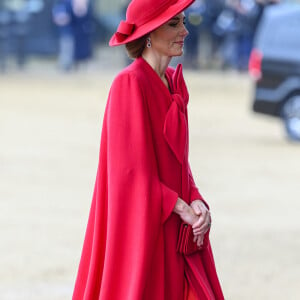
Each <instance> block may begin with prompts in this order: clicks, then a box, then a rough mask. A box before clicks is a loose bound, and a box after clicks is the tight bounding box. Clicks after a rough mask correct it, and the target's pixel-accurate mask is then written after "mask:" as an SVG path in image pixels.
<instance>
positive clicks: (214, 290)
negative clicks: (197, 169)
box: [73, 58, 224, 300]
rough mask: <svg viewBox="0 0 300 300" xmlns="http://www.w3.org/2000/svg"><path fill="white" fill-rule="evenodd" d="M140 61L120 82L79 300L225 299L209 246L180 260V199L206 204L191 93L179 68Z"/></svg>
mask: <svg viewBox="0 0 300 300" xmlns="http://www.w3.org/2000/svg"><path fill="white" fill-rule="evenodd" d="M166 76H167V79H168V81H169V84H170V87H171V93H170V91H169V90H168V89H167V87H166V86H165V85H164V84H163V82H162V81H161V79H160V78H159V76H158V75H157V74H156V73H155V72H154V70H153V69H152V68H151V67H150V66H149V65H148V64H147V63H146V62H145V61H144V60H143V59H142V58H139V59H136V60H135V62H133V63H132V64H131V65H130V66H129V67H127V68H126V69H124V70H123V71H122V72H121V73H120V74H119V75H118V76H117V77H116V79H115V80H114V82H113V84H112V87H111V90H110V93H109V97H108V101H107V107H106V111H105V116H104V120H103V128H102V136H101V145H100V156H99V167H98V172H97V178H96V183H95V190H94V195H93V201H92V206H91V210H90V216H89V221H88V225H87V230H86V236H85V241H84V246H83V251H82V257H81V261H80V266H79V270H78V275H77V280H76V284H75V289H74V294H73V300H83V299H85V300H94V299H95V300H96V299H97V300H121V299H122V300H183V299H184V297H185V296H184V286H185V278H187V280H188V282H189V285H191V286H192V287H193V289H194V291H195V292H196V294H197V295H198V298H199V300H200V299H201V300H202V299H207V300H208V299H209V300H212V299H224V297H223V295H222V291H221V287H220V284H219V281H218V277H217V273H216V270H215V266H214V260H213V256H212V251H211V248H210V245H209V246H208V248H207V249H205V250H203V251H201V252H198V253H196V254H194V255H191V256H187V257H185V256H183V255H181V254H179V253H177V252H176V243H177V238H178V232H179V226H180V224H181V220H180V218H179V216H178V215H177V214H175V213H173V212H172V211H173V208H174V206H175V203H176V201H177V198H178V197H181V198H182V199H184V200H185V201H186V202H187V203H190V202H191V201H193V200H195V199H202V197H201V195H200V194H199V192H198V189H197V188H196V186H195V183H194V181H193V178H192V174H191V172H190V168H189V164H188V124H187V113H186V107H187V102H188V93H187V89H186V86H185V83H184V80H183V77H182V72H181V66H179V67H178V68H177V69H176V71H174V70H173V69H171V68H168V70H167V73H166Z"/></svg>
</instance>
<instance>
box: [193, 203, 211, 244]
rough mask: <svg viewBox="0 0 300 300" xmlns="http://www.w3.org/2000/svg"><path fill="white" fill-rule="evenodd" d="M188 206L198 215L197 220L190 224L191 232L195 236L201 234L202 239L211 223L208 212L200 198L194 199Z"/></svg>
mask: <svg viewBox="0 0 300 300" xmlns="http://www.w3.org/2000/svg"><path fill="white" fill-rule="evenodd" d="M190 206H191V208H192V209H193V210H194V213H195V214H196V215H197V216H198V220H197V221H196V222H195V223H194V224H193V225H192V227H193V233H194V235H195V236H199V235H200V236H202V241H203V236H204V234H205V233H206V232H207V231H208V230H209V228H210V225H211V216H210V212H209V210H208V209H207V207H206V206H205V204H204V203H203V202H202V201H201V200H194V201H193V202H192V203H191V205H190Z"/></svg>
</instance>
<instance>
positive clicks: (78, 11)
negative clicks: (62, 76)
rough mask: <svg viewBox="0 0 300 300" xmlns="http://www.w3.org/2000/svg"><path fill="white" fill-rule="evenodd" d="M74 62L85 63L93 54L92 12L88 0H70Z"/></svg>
mask: <svg viewBox="0 0 300 300" xmlns="http://www.w3.org/2000/svg"><path fill="white" fill-rule="evenodd" d="M72 27H73V35H74V62H75V65H76V66H79V64H81V63H86V62H87V61H89V60H90V59H91V58H92V55H93V40H92V34H93V14H92V6H91V3H90V1H89V0H72Z"/></svg>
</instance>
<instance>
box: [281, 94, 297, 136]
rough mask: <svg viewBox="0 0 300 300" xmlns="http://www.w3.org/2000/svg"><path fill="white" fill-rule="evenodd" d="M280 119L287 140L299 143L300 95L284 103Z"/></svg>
mask: <svg viewBox="0 0 300 300" xmlns="http://www.w3.org/2000/svg"><path fill="white" fill-rule="evenodd" d="M282 117H283V120H284V124H285V129H286V131H287V134H288V136H289V138H291V139H292V140H296V141H300V95H296V96H293V97H291V98H289V99H288V100H287V101H286V103H285V104H284V105H283V107H282Z"/></svg>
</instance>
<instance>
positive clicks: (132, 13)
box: [109, 0, 195, 46]
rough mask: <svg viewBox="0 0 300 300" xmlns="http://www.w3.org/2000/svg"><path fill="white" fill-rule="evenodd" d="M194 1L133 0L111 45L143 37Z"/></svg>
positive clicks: (110, 42)
mask: <svg viewBox="0 0 300 300" xmlns="http://www.w3.org/2000/svg"><path fill="white" fill-rule="evenodd" d="M194 1H195V0H132V1H131V2H130V3H129V5H128V8H127V11H126V21H121V22H120V24H119V27H118V29H117V31H116V32H115V34H114V35H113V36H112V37H111V39H110V41H109V45H110V46H119V45H123V44H126V43H128V42H131V41H134V40H136V39H138V38H140V37H142V36H143V35H145V34H147V33H149V32H151V31H153V30H154V29H156V28H158V27H159V26H161V25H163V24H164V23H166V22H167V21H168V20H170V19H171V18H172V17H174V16H176V15H177V14H179V13H180V12H182V11H183V10H185V9H186V8H187V7H188V6H190V5H191V4H192V3H193V2H194Z"/></svg>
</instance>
